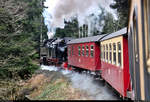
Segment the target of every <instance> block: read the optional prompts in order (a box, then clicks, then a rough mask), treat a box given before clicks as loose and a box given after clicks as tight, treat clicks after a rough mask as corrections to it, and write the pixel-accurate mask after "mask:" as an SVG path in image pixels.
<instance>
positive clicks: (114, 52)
mask: <svg viewBox="0 0 150 102" xmlns="http://www.w3.org/2000/svg"><path fill="white" fill-rule="evenodd" d="M113 63H114V64H116V44H115V43H113Z"/></svg>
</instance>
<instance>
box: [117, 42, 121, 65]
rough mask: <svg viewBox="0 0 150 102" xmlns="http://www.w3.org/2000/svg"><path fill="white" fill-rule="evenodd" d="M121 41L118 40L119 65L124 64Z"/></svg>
mask: <svg viewBox="0 0 150 102" xmlns="http://www.w3.org/2000/svg"><path fill="white" fill-rule="evenodd" d="M121 58H122V57H121V43H120V42H118V65H119V66H122V63H121V62H122V61H121Z"/></svg>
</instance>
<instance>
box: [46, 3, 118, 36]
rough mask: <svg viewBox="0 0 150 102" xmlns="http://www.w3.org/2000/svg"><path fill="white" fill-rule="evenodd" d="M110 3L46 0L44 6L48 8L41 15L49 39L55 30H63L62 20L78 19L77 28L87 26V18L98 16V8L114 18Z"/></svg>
mask: <svg viewBox="0 0 150 102" xmlns="http://www.w3.org/2000/svg"><path fill="white" fill-rule="evenodd" d="M111 3H113V0H46V2H45V3H44V5H45V6H46V7H48V8H46V9H45V10H44V12H43V15H44V18H45V24H46V25H47V27H48V31H49V32H51V33H49V32H48V36H49V38H52V37H53V36H52V35H54V34H55V29H56V28H58V27H59V28H64V26H65V24H64V20H67V21H68V20H71V19H72V17H77V18H78V22H79V26H82V25H83V24H89V21H91V20H87V18H88V17H89V15H91V14H95V15H97V14H99V13H100V9H99V6H101V7H103V8H105V9H106V10H107V11H108V12H111V13H113V15H114V16H115V17H116V14H115V11H114V10H112V9H111V8H110V7H109V5H110V4H111ZM89 29H90V28H89ZM50 34H52V35H50Z"/></svg>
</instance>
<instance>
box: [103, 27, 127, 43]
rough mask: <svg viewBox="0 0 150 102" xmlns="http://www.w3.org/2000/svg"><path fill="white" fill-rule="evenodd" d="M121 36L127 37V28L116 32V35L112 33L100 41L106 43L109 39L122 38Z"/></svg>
mask: <svg viewBox="0 0 150 102" xmlns="http://www.w3.org/2000/svg"><path fill="white" fill-rule="evenodd" d="M121 35H127V27H125V28H123V29H121V30H119V31H117V32H114V33H111V34H108V35H107V36H105V37H103V38H102V39H100V41H104V40H107V39H110V38H114V37H117V36H121Z"/></svg>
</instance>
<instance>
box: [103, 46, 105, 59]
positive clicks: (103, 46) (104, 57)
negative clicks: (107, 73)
mask: <svg viewBox="0 0 150 102" xmlns="http://www.w3.org/2000/svg"><path fill="white" fill-rule="evenodd" d="M103 48H104V61H105V45H103Z"/></svg>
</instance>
